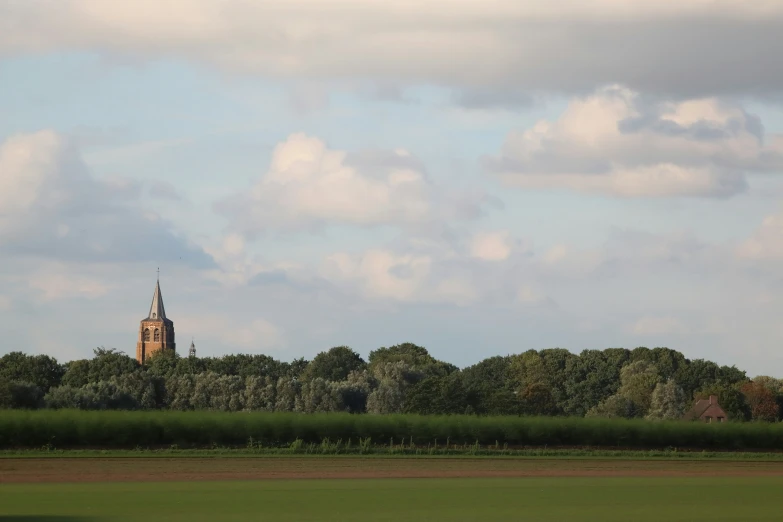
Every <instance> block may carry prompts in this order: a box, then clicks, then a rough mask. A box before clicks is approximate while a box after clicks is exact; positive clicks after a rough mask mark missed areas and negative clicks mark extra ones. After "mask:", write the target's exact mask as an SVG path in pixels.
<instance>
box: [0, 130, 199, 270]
mask: <svg viewBox="0 0 783 522" xmlns="http://www.w3.org/2000/svg"><path fill="white" fill-rule="evenodd" d="M138 194H139V190H138V186H137V185H136V184H135V183H132V182H129V181H127V180H123V179H117V178H114V179H112V178H109V179H104V180H99V179H96V178H94V177H93V176H92V175H91V173H90V172H89V170H88V169H87V167H86V166H85V165H84V163H83V162H82V160H81V157H80V155H79V151H78V150H77V149H76V148H75V147H74V146H73V145H72V144H71V143H70V142H69V141H68V139H67V138H65V137H63V136H61V135H59V134H57V133H55V132H53V131H50V130H44V131H40V132H36V133H33V134H19V135H15V136H12V137H10V138H8V139H7V140H5V141H4V142H2V144H0V246H2V247H3V252H4V253H7V254H20V255H32V256H39V257H44V258H57V259H59V260H71V261H74V260H78V261H90V262H100V261H104V262H105V261H120V262H121V261H159V262H160V261H171V262H182V263H186V264H190V265H192V266H201V267H208V266H212V265H213V261H212V259H211V258H210V257H209V256H207V255H206V254H205V253H204V252H203V250H202V249H201V248H199V247H197V246H194V245H192V244H190V243H189V242H188V241H187V240H185V239H183V238H182V237H180V236H178V235H176V233H175V232H174V231H172V230H171V225H170V224H169V223H167V222H165V221H163V220H161V218H160V217H159V216H158V215H157V214H155V213H153V212H149V211H148V210H145V209H144V208H142V207H141V206H140V204H139V202H138V201H137V200H138ZM180 260H181V261H180Z"/></svg>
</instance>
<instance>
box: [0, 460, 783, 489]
mask: <svg viewBox="0 0 783 522" xmlns="http://www.w3.org/2000/svg"><path fill="white" fill-rule="evenodd" d="M720 476H783V462H715V461H712V462H709V461H707V462H702V461H643V460H639V461H634V460H611V459H607V460H564V459H553V460H545V459H534V460H533V459H531V460H524V459H455V458H452V459H437V458H433V459H427V458H412V459H402V458H393V459H382V458H372V459H365V458H360V457H357V458H329V457H323V458H290V459H289V458H269V459H265V458H247V459H243V458H227V459H220V458H207V459H204V458H172V459H163V458H154V459H145V458H133V459H130V458H117V459H114V458H81V459H80V458H74V459H70V458H56V459H47V458H40V459H38V458H22V459H0V482H4V483H12V482H16V483H21V482H26V483H31V482H128V481H144V482H147V481H191V480H259V479H326V478H331V479H334V478H345V479H372V478H458V477H464V478H469V477H474V478H475V477H720Z"/></svg>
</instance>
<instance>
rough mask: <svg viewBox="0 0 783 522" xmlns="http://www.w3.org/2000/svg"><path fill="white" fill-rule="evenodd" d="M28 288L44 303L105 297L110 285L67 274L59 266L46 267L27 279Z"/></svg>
mask: <svg viewBox="0 0 783 522" xmlns="http://www.w3.org/2000/svg"><path fill="white" fill-rule="evenodd" d="M28 284H29V286H30V288H32V289H34V290H37V291H38V293H39V295H40V296H41V299H43V300H44V301H56V300H60V299H73V298H87V299H95V298H98V297H103V296H105V295H106V294H107V293H108V292H109V291H110V290H111V289H112V285H111V284H110V283H109V282H108V281H104V280H102V279H100V278H96V277H85V276H79V275H76V274H73V273H69V271H68V270H67V269H66V267H64V266H62V265H61V264H55V265H48V266H46V267H44V268H42V269H40V270H38V271H37V272H35V273H33V274H31V275H30V276H29V278H28Z"/></svg>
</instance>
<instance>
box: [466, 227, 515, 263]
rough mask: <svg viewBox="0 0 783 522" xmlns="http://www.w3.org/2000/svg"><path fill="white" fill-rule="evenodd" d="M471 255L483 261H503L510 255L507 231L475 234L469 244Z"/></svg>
mask: <svg viewBox="0 0 783 522" xmlns="http://www.w3.org/2000/svg"><path fill="white" fill-rule="evenodd" d="M470 251H471V255H472V256H473V257H476V258H478V259H483V260H484V261H503V260H505V259H508V256H509V255H511V244H510V241H509V233H508V231H500V232H485V233H480V234H476V235H475V236H474V237H473V240H472V242H471V245H470Z"/></svg>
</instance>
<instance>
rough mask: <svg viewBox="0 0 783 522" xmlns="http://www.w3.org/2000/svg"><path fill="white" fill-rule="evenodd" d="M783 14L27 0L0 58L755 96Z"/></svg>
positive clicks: (629, 6) (703, 6)
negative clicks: (82, 55)
mask: <svg viewBox="0 0 783 522" xmlns="http://www.w3.org/2000/svg"><path fill="white" fill-rule="evenodd" d="M477 20H480V23H477ZM782 20H783V6H782V5H781V3H780V2H777V1H774V0H767V1H755V2H748V1H744V0H717V1H715V0H680V1H673V0H667V1H663V2H661V1H659V2H640V1H638V0H592V1H577V0H564V1H558V2H550V3H547V2H539V1H535V0H523V1H519V0H487V1H484V2H477V1H468V0H464V1H454V0H451V1H449V0H415V1H414V0H401V1H397V2H385V1H380V0H340V1H337V0H332V1H329V0H289V1H287V2H284V3H269V2H245V1H242V0H224V1H221V2H214V1H212V0H137V1H135V2H132V3H120V4H118V3H116V2H106V1H105V0H57V1H55V2H52V1H46V0H28V1H25V2H10V3H9V2H5V3H3V4H0V53H3V54H9V53H23V52H42V51H58V52H59V51H62V50H64V49H79V50H90V51H98V52H107V51H108V52H111V53H114V54H116V55H123V56H128V55H129V56H133V57H144V58H149V59H159V58H161V57H171V56H176V57H184V58H187V59H191V60H196V61H199V62H205V63H210V64H214V65H216V66H218V67H220V68H224V69H228V70H232V71H243V72H251V73H259V74H263V75H265V76H276V77H286V78H290V77H297V78H303V79H306V80H307V81H313V80H316V79H333V80H346V79H347V80H365V79H368V78H369V79H372V80H377V81H378V82H381V83H389V82H395V83H396V84H402V83H405V82H407V83H420V84H432V83H436V84H445V85H453V86H457V87H466V88H469V89H472V88H476V87H487V86H488V87H492V88H498V89H499V92H501V93H502V92H509V91H511V90H512V88H513V90H517V91H518V90H528V89H534V90H536V89H540V90H560V91H568V92H577V91H584V90H587V89H591V88H593V87H594V86H595V85H600V84H603V83H606V82H610V81H619V82H623V83H626V84H628V85H631V86H632V87H634V88H639V89H644V90H647V91H656V92H659V93H664V94H685V95H693V94H694V93H738V92H749V93H751V94H755V93H759V92H760V93H769V92H780V90H781V88H783V76H781V75H780V74H778V68H777V57H778V56H779V55H780V54H781V50H783V42H781V39H780V38H779V34H780V31H781V27H782V26H783V23H781V21H782ZM553 64H557V66H553ZM686 65H687V66H686ZM501 95H502V94H501ZM515 96H516V94H515Z"/></svg>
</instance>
